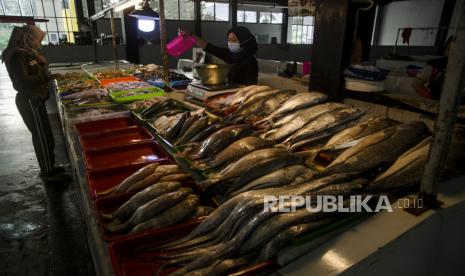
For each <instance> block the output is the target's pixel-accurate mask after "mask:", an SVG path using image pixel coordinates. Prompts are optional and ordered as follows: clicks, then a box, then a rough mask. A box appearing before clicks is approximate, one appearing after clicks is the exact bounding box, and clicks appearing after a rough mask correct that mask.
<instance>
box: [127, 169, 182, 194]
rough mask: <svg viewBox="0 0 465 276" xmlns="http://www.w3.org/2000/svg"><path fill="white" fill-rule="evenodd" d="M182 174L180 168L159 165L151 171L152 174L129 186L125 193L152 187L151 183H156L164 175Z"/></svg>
mask: <svg viewBox="0 0 465 276" xmlns="http://www.w3.org/2000/svg"><path fill="white" fill-rule="evenodd" d="M180 172H182V170H181V168H179V167H178V165H159V166H157V167H156V168H155V170H153V172H152V174H151V175H149V176H147V177H146V178H144V179H142V180H140V181H138V182H136V183H134V184H133V185H131V186H129V187H128V188H127V189H126V190H124V191H125V192H131V191H139V190H142V189H144V188H145V187H148V186H150V185H152V184H153V183H155V182H157V181H158V179H160V178H161V177H163V176H165V175H170V174H175V173H180Z"/></svg>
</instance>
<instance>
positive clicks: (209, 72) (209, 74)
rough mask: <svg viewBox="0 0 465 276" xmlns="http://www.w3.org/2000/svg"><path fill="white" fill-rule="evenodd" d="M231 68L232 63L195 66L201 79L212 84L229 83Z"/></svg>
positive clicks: (204, 82)
mask: <svg viewBox="0 0 465 276" xmlns="http://www.w3.org/2000/svg"><path fill="white" fill-rule="evenodd" d="M230 69H231V65H228V64H205V65H200V66H196V67H195V70H196V71H197V74H198V75H199V78H200V81H201V82H202V83H203V84H211V85H215V84H223V83H227V82H228V73H229V70H230Z"/></svg>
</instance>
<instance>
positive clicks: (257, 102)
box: [234, 90, 282, 117]
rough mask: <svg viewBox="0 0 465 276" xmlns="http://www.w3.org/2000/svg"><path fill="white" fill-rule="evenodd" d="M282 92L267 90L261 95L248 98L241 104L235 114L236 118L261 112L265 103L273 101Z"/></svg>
mask: <svg viewBox="0 0 465 276" xmlns="http://www.w3.org/2000/svg"><path fill="white" fill-rule="evenodd" d="M281 92H282V91H280V90H267V91H264V92H261V93H257V94H255V95H253V96H251V97H250V98H248V99H247V100H246V101H245V102H244V103H243V104H241V105H240V106H239V107H238V108H237V110H236V111H235V112H234V116H236V117H241V116H245V115H248V114H251V113H254V112H255V111H257V110H259V109H260V107H261V106H262V105H263V103H264V102H265V101H267V100H269V99H271V98H272V97H273V96H274V95H276V94H278V93H281Z"/></svg>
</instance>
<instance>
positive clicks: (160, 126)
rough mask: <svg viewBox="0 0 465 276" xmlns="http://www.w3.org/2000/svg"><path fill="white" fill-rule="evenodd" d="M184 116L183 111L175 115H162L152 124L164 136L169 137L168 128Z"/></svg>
mask: <svg viewBox="0 0 465 276" xmlns="http://www.w3.org/2000/svg"><path fill="white" fill-rule="evenodd" d="M181 116H182V113H178V114H176V115H174V116H170V117H166V116H161V117H159V118H158V119H156V120H154V121H153V123H152V125H153V126H154V127H155V129H156V130H157V131H158V132H159V133H160V134H161V135H162V136H163V137H165V138H166V137H167V135H168V132H167V130H168V129H169V128H170V127H171V126H172V125H174V124H176V122H178V121H179V120H180V118H181Z"/></svg>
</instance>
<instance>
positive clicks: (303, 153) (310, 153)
mask: <svg viewBox="0 0 465 276" xmlns="http://www.w3.org/2000/svg"><path fill="white" fill-rule="evenodd" d="M319 152H320V149H312V150H306V151H301V152H297V153H296V154H297V155H299V156H302V157H303V158H306V159H307V160H308V161H313V159H315V157H316V156H317V155H318V153H319Z"/></svg>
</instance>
